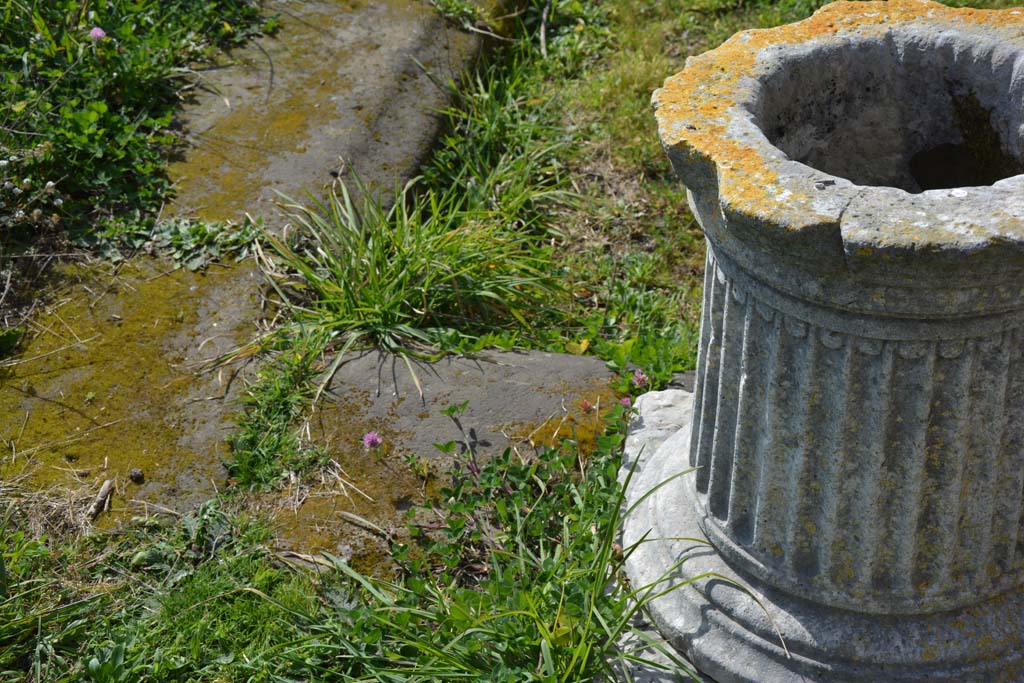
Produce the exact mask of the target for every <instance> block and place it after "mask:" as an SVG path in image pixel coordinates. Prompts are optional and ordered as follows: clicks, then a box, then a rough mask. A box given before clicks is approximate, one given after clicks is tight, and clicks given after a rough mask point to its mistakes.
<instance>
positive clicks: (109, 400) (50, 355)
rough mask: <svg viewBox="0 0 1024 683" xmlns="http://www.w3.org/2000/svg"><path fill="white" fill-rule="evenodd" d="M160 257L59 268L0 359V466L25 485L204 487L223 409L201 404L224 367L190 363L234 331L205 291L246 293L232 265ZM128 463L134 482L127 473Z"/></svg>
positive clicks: (213, 467) (174, 490)
mask: <svg viewBox="0 0 1024 683" xmlns="http://www.w3.org/2000/svg"><path fill="white" fill-rule="evenodd" d="M165 267H166V266H165V265H163V264H160V263H157V262H152V261H146V260H136V261H133V262H131V263H130V264H126V265H123V266H120V267H114V268H111V267H110V266H83V265H77V264H70V265H63V266H59V267H58V271H59V275H60V278H61V280H62V281H63V282H64V284H63V285H61V287H60V288H59V290H58V291H57V293H56V294H55V296H54V303H53V304H51V305H49V306H47V307H46V308H45V310H43V311H42V312H40V313H39V314H37V315H36V316H35V317H34V318H32V319H31V320H30V321H29V323H28V328H29V333H28V334H27V335H26V339H25V340H24V341H23V343H22V345H21V353H20V355H19V356H16V357H14V358H10V359H7V360H4V361H3V362H2V363H0V415H3V416H4V419H3V420H2V421H0V440H2V441H3V442H4V444H5V446H6V449H5V450H6V452H5V453H4V455H3V457H2V458H0V476H3V477H4V478H8V479H10V478H22V479H23V480H24V483H25V484H26V485H27V486H30V487H32V488H46V487H50V486H55V485H58V486H72V487H74V486H85V485H91V484H93V483H95V482H100V481H103V480H104V479H114V480H116V481H117V486H118V488H117V494H116V505H115V507H118V508H123V507H124V503H125V501H126V500H131V499H140V500H146V501H147V502H153V503H158V504H160V505H164V506H168V507H174V508H181V507H182V506H183V505H187V504H189V503H193V502H197V501H199V500H202V499H205V498H207V497H209V496H210V495H212V494H213V493H214V483H215V482H217V481H219V480H221V479H223V471H222V467H221V465H220V460H221V459H222V458H223V457H224V455H226V452H225V448H224V445H223V436H224V434H225V432H224V425H223V424H222V422H223V419H224V418H225V417H226V414H227V412H228V411H229V410H230V409H229V408H228V407H227V406H223V405H222V406H219V407H218V408H217V409H216V410H215V411H214V412H210V410H209V409H210V404H211V403H212V402H217V401H218V400H219V397H221V396H223V395H224V394H225V392H226V387H227V384H228V380H229V375H230V373H228V372H222V373H221V374H220V377H218V376H217V374H216V373H211V374H206V375H199V374H197V372H196V371H197V368H196V367H194V363H195V361H196V358H197V357H199V356H200V355H201V354H202V353H203V350H204V349H206V350H212V349H215V348H223V347H224V345H225V344H237V343H238V341H239V339H238V335H237V330H236V329H232V327H233V326H232V325H231V324H229V323H228V322H227V321H226V320H224V319H223V317H222V318H220V319H218V320H215V321H214V322H212V323H211V325H210V326H207V325H206V324H204V322H208V321H209V320H210V319H211V316H214V317H216V316H217V315H218V314H220V313H221V311H220V310H219V309H221V308H222V307H221V306H220V305H219V304H216V303H215V299H212V298H211V296H212V295H211V292H212V291H214V290H215V289H216V288H218V287H221V286H222V285H224V284H225V283H228V282H233V283H234V285H233V290H232V293H231V294H230V295H227V294H225V293H221V294H220V296H221V297H223V296H229V297H230V298H233V299H239V298H244V296H245V295H244V293H243V292H242V291H241V290H240V289H239V286H238V285H239V283H238V278H235V277H233V276H234V274H233V273H232V272H231V270H230V269H216V270H211V271H209V272H208V273H206V274H199V273H193V272H189V271H186V270H177V271H171V272H165V271H164V270H163V268H165ZM211 305H213V306H214V307H215V308H217V309H218V311H209V310H204V309H206V308H209V307H210V306H211ZM215 337H218V338H217V339H215ZM220 400H221V402H223V400H222V399H220ZM199 407H201V408H202V411H206V412H205V414H204V413H203V412H201V411H200V410H198V408H199ZM136 468H137V469H140V470H142V472H143V475H144V478H145V480H144V482H143V483H142V484H131V483H129V472H130V471H131V470H132V469H136Z"/></svg>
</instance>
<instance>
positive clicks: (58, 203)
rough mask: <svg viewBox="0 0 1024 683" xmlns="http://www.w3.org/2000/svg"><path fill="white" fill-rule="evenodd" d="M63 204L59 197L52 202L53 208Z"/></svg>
mask: <svg viewBox="0 0 1024 683" xmlns="http://www.w3.org/2000/svg"><path fill="white" fill-rule="evenodd" d="M63 203H64V200H63V199H61V198H60V197H57V198H56V199H54V200H53V205H54V206H60V205H61V204H63Z"/></svg>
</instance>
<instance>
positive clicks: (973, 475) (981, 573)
mask: <svg viewBox="0 0 1024 683" xmlns="http://www.w3.org/2000/svg"><path fill="white" fill-rule="evenodd" d="M1003 341H1004V340H1003V339H1002V338H1001V337H1000V338H997V339H995V340H979V341H978V342H977V343H976V346H975V348H976V353H977V356H978V358H977V362H976V365H975V367H976V368H977V371H976V372H975V377H974V382H973V383H972V385H971V389H970V390H971V394H972V397H971V405H972V410H971V413H970V416H971V417H970V421H969V422H968V433H969V442H968V443H969V446H968V450H967V452H966V453H965V456H966V458H967V461H966V463H965V465H964V483H963V489H962V493H961V499H960V501H961V511H960V520H961V522H960V534H959V543H958V544H957V548H956V552H955V554H954V557H955V560H954V561H955V562H956V565H955V567H954V576H956V575H957V574H959V575H961V576H962V581H963V585H962V586H958V588H961V590H963V589H967V588H971V587H981V586H987V585H988V584H989V581H987V580H986V579H987V576H986V573H987V567H988V565H989V562H990V558H991V556H992V536H991V534H992V513H993V508H992V503H993V500H992V497H993V495H994V493H995V490H994V489H995V481H994V478H995V467H994V464H995V458H994V457H992V456H993V454H995V453H997V452H998V450H997V449H998V448H999V444H1000V441H1001V440H1002V426H1003V406H1004V401H1005V395H1006V373H1007V371H1008V369H1009V348H1008V345H1007V344H1005V343H1003ZM957 583H960V582H959V581H957Z"/></svg>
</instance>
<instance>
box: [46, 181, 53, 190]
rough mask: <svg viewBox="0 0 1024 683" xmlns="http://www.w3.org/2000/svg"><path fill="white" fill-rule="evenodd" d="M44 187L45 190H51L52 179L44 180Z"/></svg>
mask: <svg viewBox="0 0 1024 683" xmlns="http://www.w3.org/2000/svg"><path fill="white" fill-rule="evenodd" d="M46 189H47V190H52V189H53V181H52V180H47V181H46Z"/></svg>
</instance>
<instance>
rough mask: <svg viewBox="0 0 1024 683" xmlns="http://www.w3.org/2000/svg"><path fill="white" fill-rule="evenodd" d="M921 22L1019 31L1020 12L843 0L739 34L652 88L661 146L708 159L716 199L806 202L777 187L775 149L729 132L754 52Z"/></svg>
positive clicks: (745, 96) (769, 208) (745, 95)
mask: <svg viewBox="0 0 1024 683" xmlns="http://www.w3.org/2000/svg"><path fill="white" fill-rule="evenodd" d="M921 20H926V21H929V22H941V23H963V24H974V25H988V26H991V27H993V28H997V27H998V28H1002V29H1006V28H1007V27H1008V26H1013V25H1019V26H1020V27H1022V28H1024V10H1022V9H1020V8H1014V9H1004V10H978V9H972V8H953V7H946V6H945V5H941V4H939V3H936V2H931V0H890V1H888V2H879V1H871V2H845V1H844V2H835V3H832V4H829V5H825V6H823V7H821V8H820V9H819V10H818V11H817V12H815V14H814V15H812V16H811V17H809V18H807V19H805V20H803V21H800V22H797V23H794V24H787V25H784V26H779V27H776V28H771V29H754V30H749V31H743V32H741V33H737V34H736V35H734V36H732V37H731V38H730V39H728V40H727V41H726V42H725V43H723V44H722V45H721V46H719V47H718V48H716V49H714V50H710V51H708V52H705V53H703V54H701V55H697V56H694V57H690V58H689V59H687V61H686V67H685V69H683V71H681V72H679V73H677V74H675V75H674V76H671V77H669V78H668V79H667V80H666V81H665V84H664V86H663V87H662V88H660V89H659V90H656V91H655V93H654V96H653V98H652V102H653V104H654V107H655V113H656V117H657V120H658V133H659V137H660V138H661V142H662V145H663V146H664V147H665V148H666V150H667V151H669V152H670V154H671V153H675V154H677V155H682V156H684V157H688V158H702V159H706V160H709V161H710V162H712V163H714V165H715V166H716V167H717V169H718V184H719V190H720V195H721V199H722V200H723V201H725V202H728V203H730V204H731V205H733V206H736V207H742V208H743V209H745V210H746V211H750V212H753V213H755V214H766V213H771V212H773V211H778V210H780V209H782V210H785V208H786V207H787V206H791V205H792V204H793V203H794V202H798V203H806V200H808V198H807V197H800V196H794V194H793V193H792V192H785V191H780V188H781V187H782V186H781V185H780V184H779V176H778V172H777V170H776V169H777V165H778V159H772V158H769V157H768V156H767V155H766V153H765V152H766V150H767V149H773V148H771V147H770V145H769V146H768V147H762V146H758V145H753V144H749V143H748V142H747V141H744V140H741V139H737V137H736V136H734V135H731V134H730V131H729V130H728V125H729V122H730V117H731V114H732V113H734V110H735V109H736V108H737V107H742V106H743V105H745V104H748V103H749V102H748V100H749V99H750V95H751V92H752V90H751V88H750V81H749V80H746V81H745V79H748V77H753V76H755V75H756V70H757V57H758V53H759V52H760V51H762V50H763V49H765V48H768V47H772V46H778V45H796V44H801V43H807V42H810V41H813V40H815V39H818V38H822V37H827V36H832V35H835V34H838V33H840V32H857V33H859V34H861V35H865V34H869V33H872V32H880V33H881V32H886V31H889V30H891V29H892V28H894V27H895V26H898V25H900V24H905V23H908V22H913V21H921ZM766 142H767V141H766Z"/></svg>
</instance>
